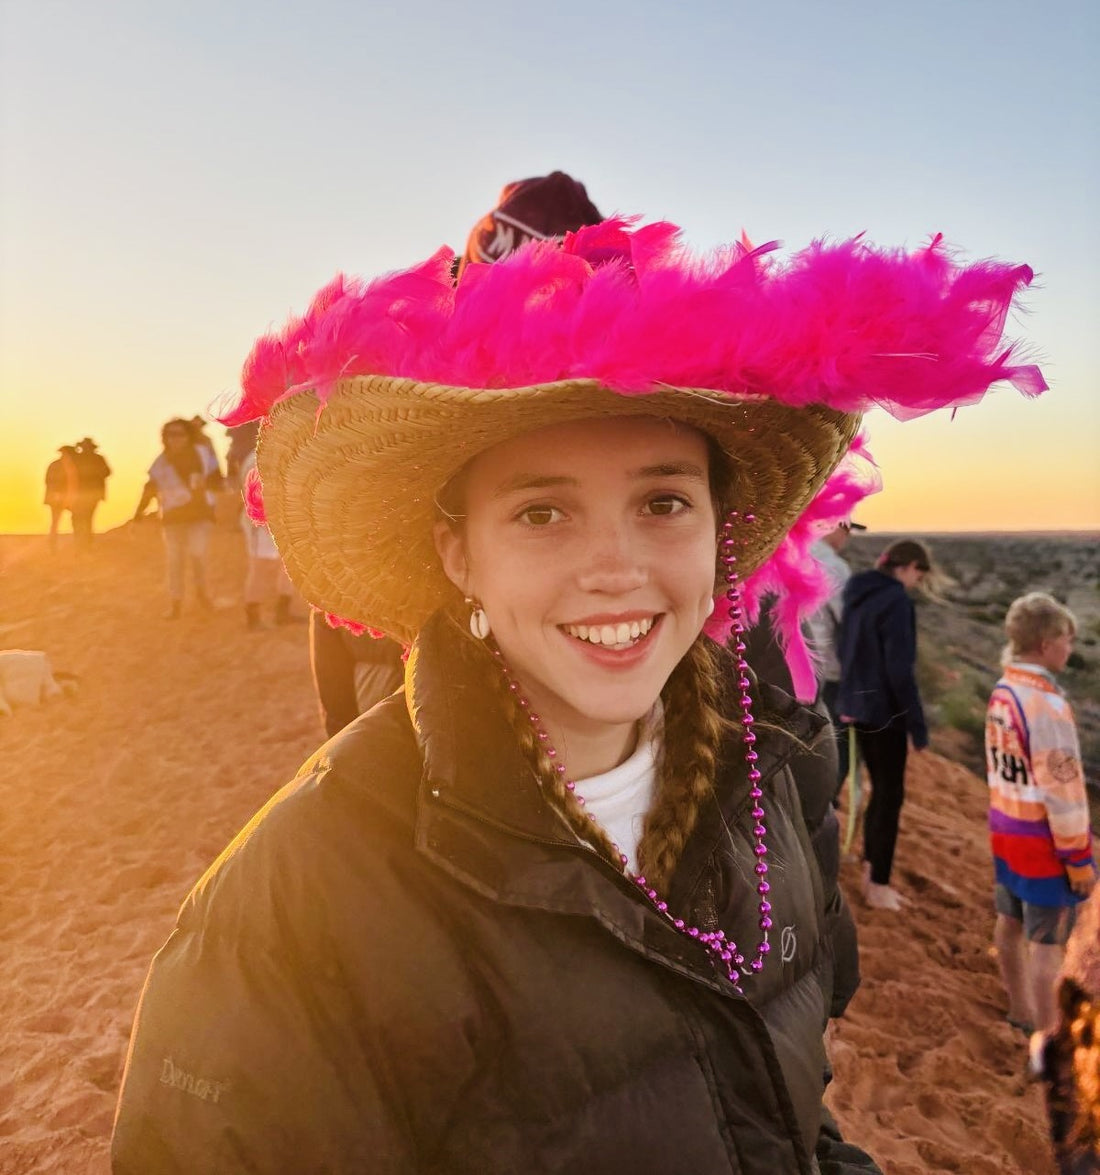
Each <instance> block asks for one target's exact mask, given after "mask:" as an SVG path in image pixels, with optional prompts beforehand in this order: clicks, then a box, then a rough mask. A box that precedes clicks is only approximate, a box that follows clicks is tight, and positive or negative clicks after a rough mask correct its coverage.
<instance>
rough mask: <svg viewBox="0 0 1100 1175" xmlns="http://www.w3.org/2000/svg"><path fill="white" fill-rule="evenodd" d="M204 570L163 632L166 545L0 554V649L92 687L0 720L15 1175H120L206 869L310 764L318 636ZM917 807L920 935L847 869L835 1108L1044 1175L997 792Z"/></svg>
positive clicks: (911, 1157) (2, 1157) (909, 812)
mask: <svg viewBox="0 0 1100 1175" xmlns="http://www.w3.org/2000/svg"><path fill="white" fill-rule="evenodd" d="M213 554H214V563H215V570H214V574H213V590H214V595H215V597H217V600H218V603H219V608H218V610H217V611H215V612H214V613H213V614H212V615H208V616H206V615H202V614H199V613H197V612H196V611H194V610H187V611H185V615H184V618H183V619H182V620H181V621H180V622H178V623H175V624H170V623H166V622H165V621H164V620H162V619H161V613H162V612H163V610H164V605H165V601H164V596H163V590H162V587H161V579H162V566H161V555H160V547H159V536H158V534H157V532H156V528H155V527H152V526H150V527H148V528H143V529H141V530H137V531H135V530H134V529H132V528H131V529H130V530H122V531H116V532H112V533H110V534H108V535H105V536H101V537H100V539H99V540H98V545H97V549H96V550H95V551H94V552H93V553H92V554H91V555H89V556H86V557H85V558H83V559H80V558H77V557H76V555H75V553H74V552H73V551H72V550H71V549H69V548H67V547H66V548H63V549H62V551H61V552H60V553H59V554H58V555H57V556H56V557H54V558H51V557H50V556H49V555H48V554H47V551H46V546H45V541H44V540H40V539H22V538H6V539H0V573H2V580H0V584H2V592H3V595H2V599H3V612H2V614H0V648H28V649H44V650H46V651H47V652H48V653H49V655H50V657H51V659H52V661H53V664H54V668H55V669H58V670H65V671H69V672H73V673H77V674H79V676H80V688H79V691H78V692H77V694H76V695H75V696H74V697H72V698H68V699H65V700H63V701H56V702H52V703H50V704H48V705H47V706H45V707H42V708H40V709H37V710H18V711H16V713H15V715H14V716H13V717H11V718H7V719H4V718H0V738H2V739H3V746H4V762H5V770H4V772H3V776H2V778H0V844H2V845H3V854H2V864H0V869H2V874H0V957H2V958H3V974H4V984H3V995H2V1004H0V1013H2V1023H3V1034H2V1037H0V1175H17V1173H18V1175H26V1173H28V1172H50V1173H58V1175H62V1173H63V1175H79V1173H83V1172H104V1171H106V1170H107V1168H108V1162H107V1151H108V1140H109V1137H110V1130H111V1119H112V1115H113V1111H114V1104H115V1096H116V1091H117V1089H118V1083H119V1078H120V1076H121V1073H122V1065H123V1060H124V1057H125V1051H126V1042H127V1037H128V1034H129V1030H130V1023H131V1019H132V1017H133V1013H134V1008H135V1006H136V1003H137V998H138V994H139V992H140V989H141V983H142V979H143V977H144V974H145V970H146V968H147V966H148V964H149V960H150V958H151V957H152V955H153V953H154V952H155V951H156V950H157V948H158V947H159V946H160V944H161V943H162V942H163V941H164V939H165V938H166V937H167V935H168V933H169V931H170V930H171V927H172V924H173V921H174V918H175V913H176V909H177V907H178V906H179V904H180V902H181V900H182V899H183V897H184V895H185V894H186V892H187V890H188V889H189V887H190V886H191V885H192V884H193V883H194V882H195V881H196V880H197V879H198V877H199V876H200V874H201V873H202V871H203V869H204V868H205V867H206V865H207V864H208V863H209V862H210V861H211V860H213V858H214V857H215V856H216V855H217V853H218V852H219V851H220V850H221V849H222V847H223V846H224V845H225V843H226V842H227V841H228V840H229V839H230V838H231V837H232V836H233V834H234V833H235V832H236V831H237V830H238V829H239V828H240V827H241V825H243V824H244V823H245V821H246V820H247V819H248V818H249V816H251V814H252V813H253V812H254V811H255V810H256V808H258V807H259V806H260V805H261V804H262V803H263V802H264V801H265V800H266V799H267V798H268V796H269V795H270V794H271V793H272V792H273V791H274V790H275V789H276V788H277V787H279V786H280V785H281V784H282V783H284V782H285V781H286V780H287V779H289V778H290V777H291V776H292V775H293V773H294V772H295V770H296V769H297V767H298V765H299V763H300V762H301V761H302V759H304V758H305V756H306V755H307V754H308V753H309V752H310V751H311V750H313V749H314V747H315V746H316V745H317V744H318V743H319V742H320V739H321V728H320V724H319V722H318V719H317V715H316V711H315V707H314V701H313V696H312V689H311V685H310V681H309V668H308V656H307V649H306V639H305V629H304V626H298V627H294V628H286V629H279V630H271V631H268V632H264V633H257V634H249V633H246V632H245V631H244V629H243V624H242V611H241V608H240V606H239V601H240V585H241V582H242V578H243V555H242V552H241V550H240V542H239V537H238V536H237V535H236V534H235V533H233V532H225V531H223V532H219V533H218V534H217V535H216V536H215V543H214V548H213ZM303 611H304V609H303ZM908 787H909V800H908V803H907V806H906V808H905V811H904V813H903V816H902V834H901V841H900V846H899V850H898V867H897V884H898V886H899V888H900V889H901V890H902V892H903V893H904V894H905V895H906V896H907V897H908V898H909V904H908V906H907V907H906V910H905V911H904V912H903V913H902V914H900V915H897V914H888V913H882V912H877V911H870V910H868V909H867V908H866V907H865V906H864V905H863V904H862V902H861V900H860V899H859V897H858V896H855V895H856V891H857V888H858V886H857V884H856V882H857V871H856V868H855V866H846V868H845V875H844V881H845V883H846V886H847V889H848V892H849V894H850V895H851V900H852V904H853V907H854V909H855V914H856V918H857V920H858V922H859V926H860V934H861V943H862V953H863V974H864V983H863V987H862V988H861V990H860V992H859V994H858V995H857V996H856V999H855V1001H854V1002H853V1005H852V1008H851V1009H850V1011H849V1013H848V1015H847V1016H846V1017H845V1019H844V1020H843V1021H842V1022H841V1023H839V1024H838V1025H836V1026H835V1029H834V1034H833V1043H832V1054H833V1059H834V1065H835V1069H836V1079H835V1082H834V1085H833V1088H832V1091H831V1094H830V1103H831V1105H832V1106H833V1108H834V1110H835V1112H836V1114H837V1117H838V1119H839V1120H840V1122H841V1125H842V1127H843V1128H844V1131H845V1133H846V1134H847V1135H848V1136H849V1137H850V1138H851V1139H852V1140H853V1141H855V1142H858V1143H859V1144H860V1145H862V1146H863V1147H865V1148H866V1149H867V1150H869V1151H870V1152H871V1153H872V1154H873V1155H874V1156H875V1157H876V1158H877V1159H878V1161H879V1163H880V1164H881V1165H882V1167H883V1170H884V1171H886V1172H887V1173H888V1175H916V1173H918V1172H928V1171H957V1172H965V1173H967V1175H1049V1173H1050V1172H1052V1171H1053V1167H1052V1165H1051V1163H1050V1160H1049V1157H1048V1155H1049V1150H1048V1146H1047V1143H1046V1129H1045V1121H1044V1116H1043V1108H1042V1102H1041V1098H1040V1094H1039V1091H1038V1089H1037V1088H1036V1087H1034V1086H1028V1085H1026V1084H1025V1082H1024V1078H1023V1066H1024V1053H1025V1049H1024V1045H1023V1042H1022V1040H1021V1039H1020V1038H1019V1037H1018V1036H1016V1035H1015V1034H1014V1033H1013V1032H1012V1030H1011V1029H1009V1027H1008V1026H1007V1025H1006V1024H1005V1023H1004V1021H1003V1014H1004V1007H1005V1005H1004V1000H1003V996H1002V994H1001V990H1000V985H999V982H998V979H997V975H996V966H995V960H994V958H993V956H992V953H991V950H990V945H989V938H990V930H991V925H992V915H991V912H990V894H989V889H990V886H989V860H988V852H987V848H986V838H985V829H984V815H985V785H984V783H983V782H982V781H981V780H979V779H977V778H976V777H975V776H974V775H972V774H971V773H970V772H968V771H967V770H965V769H964V768H962V767H960V766H958V765H956V764H954V763H951V762H950V761H948V760H947V759H944V758H941V757H940V756H938V755H934V754H932V753H930V752H928V753H925V754H924V755H922V756H920V757H918V758H917V760H916V761H915V762H914V763H913V764H912V767H911V771H910V776H909V780H908Z"/></svg>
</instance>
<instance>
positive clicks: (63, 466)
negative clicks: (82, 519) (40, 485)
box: [42, 445, 77, 552]
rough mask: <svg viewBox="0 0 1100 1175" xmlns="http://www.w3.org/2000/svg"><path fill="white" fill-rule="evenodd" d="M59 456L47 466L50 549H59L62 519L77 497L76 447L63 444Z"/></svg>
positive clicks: (46, 500) (46, 503)
mask: <svg viewBox="0 0 1100 1175" xmlns="http://www.w3.org/2000/svg"><path fill="white" fill-rule="evenodd" d="M57 451H58V454H59V456H58V457H57V459H56V460H54V461H51V462H50V463H49V465H47V466H46V496H45V497H44V498H43V499H42V501H43V503H44V504H45V505H47V506H49V508H50V551H51V552H52V551H56V550H57V539H58V534H59V530H60V526H61V520H62V519H63V518H64V516H65V511H66V510H72V508H73V501H74V500H75V498H76V488H77V478H76V448H75V447H74V446H73V445H62V446H61V448H60V449H58V450H57Z"/></svg>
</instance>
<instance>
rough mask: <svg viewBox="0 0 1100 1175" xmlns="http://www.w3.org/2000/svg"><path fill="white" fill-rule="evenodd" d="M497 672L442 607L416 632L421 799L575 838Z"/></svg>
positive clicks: (550, 836) (524, 829) (534, 834)
mask: <svg viewBox="0 0 1100 1175" xmlns="http://www.w3.org/2000/svg"><path fill="white" fill-rule="evenodd" d="M493 671H494V667H493V666H492V665H487V664H486V663H485V654H484V653H483V652H482V651H481V650H480V649H478V648H476V647H473V648H471V646H470V643H469V641H468V640H467V639H466V638H465V637H464V636H463V635H462V634H461V633H459V632H457V631H455V628H454V625H453V622H452V621H451V620H450V619H449V618H448V617H447V616H446V615H445V614H443V613H441V612H437V613H436V614H435V615H434V616H433V617H432V618H431V620H429V621H428V623H427V624H426V625H425V626H424V628H423V630H422V631H421V633H420V635H419V636H418V637H417V640H416V642H415V644H414V645H413V648H412V652H411V653H410V656H409V660H408V664H407V666H406V671H405V696H406V699H407V705H408V707H409V715H410V717H411V719H412V724H413V730H414V732H415V734H416V739H417V743H418V745H419V746H420V750H421V754H422V755H423V758H424V784H423V787H422V793H421V798H422V799H425V798H431V799H435V800H442V801H443V802H444V803H446V804H447V805H448V806H451V807H457V808H461V809H464V810H466V811H468V812H470V813H471V814H473V815H476V816H478V817H479V818H481V819H483V820H487V821H489V822H491V823H494V824H497V825H499V826H500V827H501V828H503V829H505V830H506V831H509V832H513V833H517V834H519V835H520V836H522V837H525V838H528V839H535V840H543V841H550V842H553V843H560V844H573V843H575V839H576V838H575V837H574V836H573V834H572V832H571V831H570V830H569V829H568V826H567V825H566V824H565V823H564V821H563V819H562V818H561V817H560V816H559V815H558V814H557V813H556V812H555V811H554V810H553V809H552V808H551V807H550V805H549V804H547V802H546V801H545V799H544V798H543V796H542V792H541V790H540V789H539V785H538V781H537V779H536V777H535V773H534V771H533V770H532V769H531V767H530V765H529V764H528V763H527V761H526V759H525V758H524V756H523V752H522V751H521V750H520V747H519V744H518V742H517V741H516V737H515V734H514V733H513V731H512V728H511V726H510V725H509V723H508V720H507V718H506V717H505V715H504V711H503V707H502V706H500V705H499V704H498V703H497V700H496V699H495V698H494V697H493V696H492V689H491V686H490V684H489V683H490V677H489V674H490V673H491V672H493ZM425 793H426V794H425Z"/></svg>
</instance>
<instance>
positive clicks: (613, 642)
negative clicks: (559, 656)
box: [563, 617, 654, 648]
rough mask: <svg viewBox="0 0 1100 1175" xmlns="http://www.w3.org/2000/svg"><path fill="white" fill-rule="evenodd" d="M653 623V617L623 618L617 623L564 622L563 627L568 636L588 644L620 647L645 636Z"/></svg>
mask: <svg viewBox="0 0 1100 1175" xmlns="http://www.w3.org/2000/svg"><path fill="white" fill-rule="evenodd" d="M653 623H654V618H653V617H650V618H649V619H648V620H632V621H629V622H628V621H625V620H624V621H622V622H620V623H619V624H592V625H589V624H566V625H563V627H564V628H565V631H566V632H567V633H569V635H570V636H575V637H576V638H577V639H578V640H582V641H588V643H589V644H592V645H606V646H607V647H608V648H621V647H625V646H629V645H630V644H631V642H633V641H636V640H638V639H639V638H640V637H643V636H645V635H646V633H648V632H649V630H650V629H651V628H652V627H653Z"/></svg>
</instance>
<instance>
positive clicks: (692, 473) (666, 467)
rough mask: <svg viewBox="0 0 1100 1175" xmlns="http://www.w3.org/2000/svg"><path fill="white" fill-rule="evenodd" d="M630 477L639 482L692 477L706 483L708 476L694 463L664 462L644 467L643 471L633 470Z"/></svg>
mask: <svg viewBox="0 0 1100 1175" xmlns="http://www.w3.org/2000/svg"><path fill="white" fill-rule="evenodd" d="M630 476H631V477H632V478H635V479H638V480H640V479H642V478H646V477H692V478H695V479H696V480H697V481H705V480H706V477H707V474H706V470H704V469H703V468H701V467H700V466H698V465H696V464H695V462H694V461H662V462H660V463H659V464H657V465H643V466H642V468H641V469H633V470H631V472H630Z"/></svg>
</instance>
